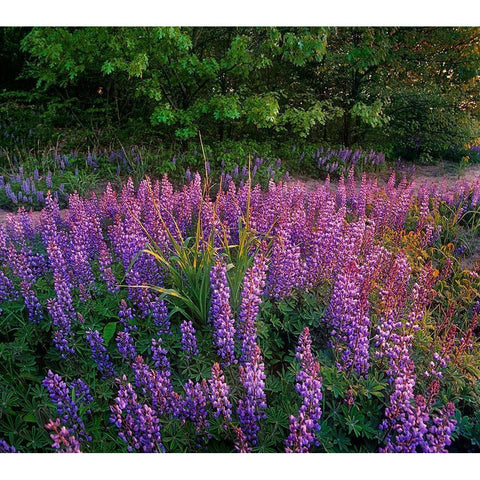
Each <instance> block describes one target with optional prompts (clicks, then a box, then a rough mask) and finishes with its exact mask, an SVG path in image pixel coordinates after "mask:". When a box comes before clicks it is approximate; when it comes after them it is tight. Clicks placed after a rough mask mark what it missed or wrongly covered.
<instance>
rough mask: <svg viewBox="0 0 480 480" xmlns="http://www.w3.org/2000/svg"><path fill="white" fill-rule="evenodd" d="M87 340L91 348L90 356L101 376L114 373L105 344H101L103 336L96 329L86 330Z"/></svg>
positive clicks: (108, 375)
mask: <svg viewBox="0 0 480 480" xmlns="http://www.w3.org/2000/svg"><path fill="white" fill-rule="evenodd" d="M86 337H87V342H88V344H89V345H90V348H91V350H92V357H93V360H94V361H95V363H96V364H97V367H98V369H99V370H100V372H101V374H102V378H108V377H112V376H113V375H115V373H116V372H115V368H114V367H113V363H112V362H111V360H110V357H109V355H108V353H107V349H106V347H105V345H103V338H102V337H101V336H100V333H98V331H97V330H93V331H92V330H91V329H90V328H89V329H88V330H87V331H86Z"/></svg>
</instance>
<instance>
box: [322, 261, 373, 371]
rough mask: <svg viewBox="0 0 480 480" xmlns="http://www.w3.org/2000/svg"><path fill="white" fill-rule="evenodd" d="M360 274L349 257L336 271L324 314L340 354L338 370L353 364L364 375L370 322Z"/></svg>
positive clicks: (367, 357) (366, 365)
mask: <svg viewBox="0 0 480 480" xmlns="http://www.w3.org/2000/svg"><path fill="white" fill-rule="evenodd" d="M363 282H364V279H363V276H362V275H361V274H360V272H359V271H358V266H357V263H356V262H355V261H352V262H351V263H350V264H349V265H347V266H346V268H345V269H344V270H343V271H342V272H340V273H339V275H338V277H337V281H336V282H335V286H334V289H333V294H332V298H331V299H330V304H329V306H328V309H327V313H326V317H327V320H328V322H329V324H330V326H331V327H332V331H331V335H332V346H333V348H334V350H335V351H336V352H337V353H338V354H339V355H340V360H339V362H338V363H337V366H338V368H339V369H341V370H348V369H350V368H353V369H354V370H355V372H356V373H357V374H358V375H366V374H367V372H368V367H369V325H370V320H369V319H368V316H367V315H366V305H365V303H364V302H365V297H364V295H362V284H363Z"/></svg>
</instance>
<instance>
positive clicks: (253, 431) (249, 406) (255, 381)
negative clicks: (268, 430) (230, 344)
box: [237, 344, 267, 447]
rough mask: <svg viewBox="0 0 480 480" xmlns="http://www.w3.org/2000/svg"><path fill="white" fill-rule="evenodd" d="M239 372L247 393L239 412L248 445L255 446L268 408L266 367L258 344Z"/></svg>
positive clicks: (239, 405) (239, 406)
mask: <svg viewBox="0 0 480 480" xmlns="http://www.w3.org/2000/svg"><path fill="white" fill-rule="evenodd" d="M239 373H240V382H241V383H242V385H243V388H244V389H245V395H244V397H243V398H241V399H240V400H239V402H238V408H237V413H238V417H239V420H240V426H241V429H242V432H243V433H244V435H245V437H246V440H247V442H248V445H249V446H251V447H254V446H255V445H257V443H258V432H259V430H260V425H259V422H260V421H261V420H262V419H265V418H266V414H265V412H264V410H265V409H266V408H267V401H266V400H267V397H266V395H265V391H264V390H265V378H266V377H265V367H264V364H263V359H262V354H261V351H260V347H259V346H258V345H257V344H255V345H254V349H253V353H252V358H251V360H250V361H248V362H247V363H246V364H245V365H241V366H240V367H239Z"/></svg>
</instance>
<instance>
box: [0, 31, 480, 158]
mask: <svg viewBox="0 0 480 480" xmlns="http://www.w3.org/2000/svg"><path fill="white" fill-rule="evenodd" d="M479 34H480V29H479V28H443V27H442V28H418V27H416V28H393V27H382V28H359V27H345V28H322V27H311V28H306V27H301V28H290V27H288V28H287V27H284V28H275V27H265V28H260V27H252V28H246V27H239V28H232V27H229V28H219V27H215V28H213V27H212V28H209V27H188V28H183V27H181V28H173V27H158V28H131V27H129V28H120V27H109V28H105V27H102V28H97V27H84V28H59V27H55V28H18V27H15V28H13V27H9V28H1V29H0V39H1V41H0V92H1V93H0V126H1V134H0V146H1V147H2V148H3V149H4V150H5V149H7V150H8V151H9V152H12V151H15V149H17V150H25V149H27V150H28V149H29V150H31V149H36V151H38V150H40V149H49V148H52V147H53V148H55V149H56V150H60V151H67V152H68V151H70V150H72V149H73V150H79V149H80V150H83V151H86V150H87V149H90V150H99V149H100V148H117V149H118V148H121V147H127V146H128V148H130V147H131V146H132V145H142V146H143V147H147V148H150V149H155V150H156V154H157V157H158V158H160V157H162V158H169V159H171V157H172V155H173V154H178V153H185V152H192V153H193V152H194V151H195V150H197V149H198V148H199V144H198V131H199V130H200V131H201V132H202V136H203V138H204V141H205V144H206V145H208V146H209V147H210V148H211V150H212V151H213V157H214V159H216V160H217V161H218V162H220V161H221V157H222V156H225V155H228V154H232V152H234V154H235V155H239V156H243V155H244V154H247V153H250V154H253V153H257V154H259V155H264V156H271V157H275V156H276V157H281V158H282V159H285V160H289V161H291V162H296V161H297V160H298V158H299V157H300V155H301V153H302V152H303V151H305V149H308V148H311V147H312V145H315V146H316V147H318V146H319V145H320V144H322V145H333V146H340V145H343V146H346V147H352V146H355V147H356V146H358V147H362V148H364V149H370V148H374V149H375V150H381V151H383V152H384V153H385V154H386V155H387V157H388V158H395V159H396V158H397V157H402V158H406V159H412V160H422V161H432V160H435V159H438V158H440V157H445V156H448V157H449V158H452V159H454V160H458V161H461V159H462V157H464V156H465V146H469V144H472V143H475V139H476V138H477V137H478V131H479V109H478V104H477V102H476V101H475V99H476V98H477V96H478V93H479V88H480V87H479V82H478V79H479V75H478V73H479V72H478V65H479V62H478V58H479V38H480V37H479ZM192 156H194V155H192ZM5 157H6V156H5V155H4V156H3V161H4V162H5V161H6V160H5Z"/></svg>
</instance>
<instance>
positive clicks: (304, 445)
mask: <svg viewBox="0 0 480 480" xmlns="http://www.w3.org/2000/svg"><path fill="white" fill-rule="evenodd" d="M311 345H312V340H311V338H310V330H309V329H308V327H305V329H304V330H303V332H302V334H301V335H300V338H299V341H298V347H297V353H296V358H297V359H298V360H300V370H299V372H298V374H297V384H296V385H295V390H296V391H297V392H298V393H299V394H300V396H301V397H302V405H301V407H300V409H299V410H298V417H294V416H293V415H292V416H291V417H290V435H289V436H288V438H287V440H286V442H285V443H286V449H285V451H286V452H288V453H292V452H296V453H306V452H308V451H309V449H310V447H311V446H312V445H318V441H317V440H316V438H315V432H316V431H318V430H320V423H319V422H320V417H321V416H322V408H321V402H322V379H321V377H320V375H319V374H320V364H319V363H318V362H316V361H315V359H314V357H313V355H312V351H311Z"/></svg>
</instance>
